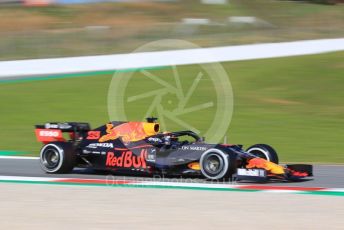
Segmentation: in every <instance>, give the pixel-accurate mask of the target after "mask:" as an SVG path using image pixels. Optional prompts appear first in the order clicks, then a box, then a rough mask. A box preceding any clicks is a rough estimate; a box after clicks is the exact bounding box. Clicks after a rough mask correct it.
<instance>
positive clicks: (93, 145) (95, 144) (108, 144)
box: [86, 143, 113, 149]
mask: <svg viewBox="0 0 344 230" xmlns="http://www.w3.org/2000/svg"><path fill="white" fill-rule="evenodd" d="M97 147H102V148H113V144H112V143H91V144H89V145H87V146H86V148H92V149H95V148H97Z"/></svg>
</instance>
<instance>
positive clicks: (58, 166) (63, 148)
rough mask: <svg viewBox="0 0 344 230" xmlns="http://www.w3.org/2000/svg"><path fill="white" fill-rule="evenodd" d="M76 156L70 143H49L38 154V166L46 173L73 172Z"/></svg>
mask: <svg viewBox="0 0 344 230" xmlns="http://www.w3.org/2000/svg"><path fill="white" fill-rule="evenodd" d="M75 161H76V154H75V152H74V149H73V146H72V144H71V143H66V142H51V143H49V144H46V145H44V146H43V148H42V149H41V152H40V165H41V168H42V169H43V170H44V171H45V172H46V173H69V172H71V171H72V170H73V168H74V166H75Z"/></svg>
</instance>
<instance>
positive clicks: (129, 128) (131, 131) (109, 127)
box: [99, 122, 158, 143]
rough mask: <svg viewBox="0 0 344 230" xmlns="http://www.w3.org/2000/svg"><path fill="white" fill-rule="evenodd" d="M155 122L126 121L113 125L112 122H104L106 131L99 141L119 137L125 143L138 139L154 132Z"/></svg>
mask: <svg viewBox="0 0 344 230" xmlns="http://www.w3.org/2000/svg"><path fill="white" fill-rule="evenodd" d="M156 125H157V124H155V123H145V122H127V123H124V124H121V125H118V126H114V125H113V124H112V123H109V124H106V133H107V134H105V135H103V136H102V137H101V138H100V139H99V142H106V141H110V140H115V139H117V138H119V137H121V138H122V140H123V141H124V142H125V143H128V142H131V141H139V140H142V139H144V138H146V137H147V136H151V135H154V134H156V132H158V130H157V131H156V132H155V130H152V129H154V127H155V126H156Z"/></svg>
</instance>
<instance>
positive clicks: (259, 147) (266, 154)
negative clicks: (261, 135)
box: [246, 144, 279, 164]
mask: <svg viewBox="0 0 344 230" xmlns="http://www.w3.org/2000/svg"><path fill="white" fill-rule="evenodd" d="M246 152H248V153H251V154H252V155H255V156H257V157H260V158H263V159H265V160H268V161H271V162H273V163H275V164H278V162H279V160H278V155H277V152H276V151H275V150H274V149H273V148H272V147H271V146H270V145H266V144H256V145H252V146H251V147H249V148H248V149H247V150H246Z"/></svg>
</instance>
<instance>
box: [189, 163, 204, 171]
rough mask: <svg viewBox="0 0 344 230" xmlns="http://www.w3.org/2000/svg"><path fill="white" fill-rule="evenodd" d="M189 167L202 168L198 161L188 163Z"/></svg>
mask: <svg viewBox="0 0 344 230" xmlns="http://www.w3.org/2000/svg"><path fill="white" fill-rule="evenodd" d="M188 167H189V168H190V169H193V170H201V166H200V165H199V163H198V162H192V163H189V164H188Z"/></svg>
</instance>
